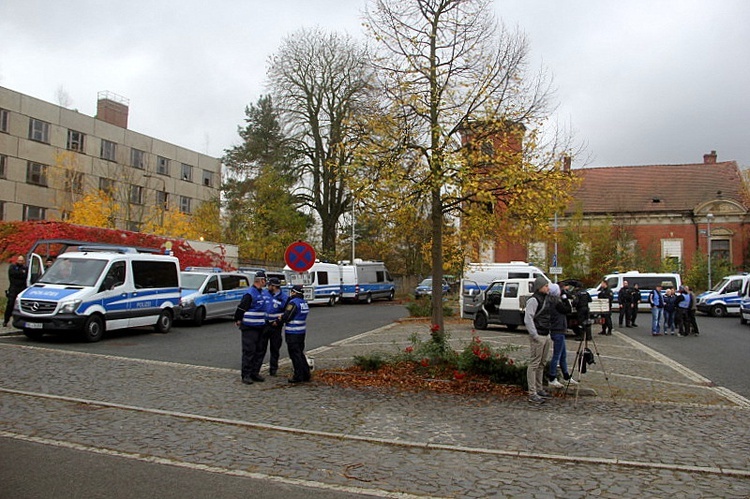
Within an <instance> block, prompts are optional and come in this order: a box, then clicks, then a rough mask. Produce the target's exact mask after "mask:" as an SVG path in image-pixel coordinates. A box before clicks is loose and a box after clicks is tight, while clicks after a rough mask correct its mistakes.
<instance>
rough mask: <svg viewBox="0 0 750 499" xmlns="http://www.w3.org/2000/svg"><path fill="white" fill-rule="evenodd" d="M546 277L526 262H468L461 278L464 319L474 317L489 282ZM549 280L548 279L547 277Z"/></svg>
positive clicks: (461, 302)
mask: <svg viewBox="0 0 750 499" xmlns="http://www.w3.org/2000/svg"><path fill="white" fill-rule="evenodd" d="M539 276H544V277H547V276H546V275H545V274H544V271H542V269H540V268H538V267H535V266H534V265H531V264H529V263H527V262H519V261H513V262H508V263H495V262H491V263H490V262H487V263H469V264H467V265H466V268H465V269H464V274H463V277H462V278H461V293H460V295H459V308H460V309H461V317H462V318H464V319H473V318H475V314H476V312H477V311H478V310H479V308H480V306H481V304H482V302H483V301H484V296H483V294H482V293H483V292H484V291H485V290H486V289H487V288H488V287H489V286H490V284H491V283H493V282H494V281H498V280H506V279H531V280H532V281H533V280H534V279H536V278H537V277H539ZM547 280H550V279H547Z"/></svg>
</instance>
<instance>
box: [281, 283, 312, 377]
mask: <svg viewBox="0 0 750 499" xmlns="http://www.w3.org/2000/svg"><path fill="white" fill-rule="evenodd" d="M309 312H310V306H309V305H308V304H307V302H306V301H305V298H304V292H303V291H302V286H301V285H299V284H295V285H294V286H293V287H292V294H291V298H290V299H289V302H288V303H287V305H286V307H284V315H282V316H281V319H280V323H281V324H286V333H285V334H284V339H285V340H286V348H287V350H288V351H289V358H290V359H291V361H292V367H294V375H293V376H292V377H291V378H289V382H290V383H302V382H305V381H310V366H309V365H308V364H307V358H306V357H305V333H306V332H307V314H308V313H309Z"/></svg>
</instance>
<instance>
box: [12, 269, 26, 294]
mask: <svg viewBox="0 0 750 499" xmlns="http://www.w3.org/2000/svg"><path fill="white" fill-rule="evenodd" d="M27 271H28V267H27V266H26V265H18V264H17V263H14V264H13V265H11V266H10V267H8V281H9V282H10V286H8V291H9V292H10V293H14V294H18V293H20V292H21V291H23V290H24V289H26V273H27Z"/></svg>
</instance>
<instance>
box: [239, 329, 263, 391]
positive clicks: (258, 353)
mask: <svg viewBox="0 0 750 499" xmlns="http://www.w3.org/2000/svg"><path fill="white" fill-rule="evenodd" d="M264 329H265V327H264V326H260V327H248V326H245V325H243V326H241V327H240V331H241V332H242V379H246V378H250V377H251V376H257V375H258V373H260V366H262V365H263V358H264V357H265V356H266V351H265V349H263V342H262V340H263V330H264Z"/></svg>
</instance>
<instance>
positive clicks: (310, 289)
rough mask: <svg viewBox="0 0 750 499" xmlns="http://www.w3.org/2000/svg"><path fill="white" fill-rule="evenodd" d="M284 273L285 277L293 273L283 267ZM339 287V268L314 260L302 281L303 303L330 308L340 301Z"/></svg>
mask: <svg viewBox="0 0 750 499" xmlns="http://www.w3.org/2000/svg"><path fill="white" fill-rule="evenodd" d="M284 272H285V273H286V274H287V275H290V274H292V273H293V271H292V269H291V268H289V266H286V267H284ZM341 286H342V283H341V267H340V266H339V265H338V264H336V263H327V262H321V261H320V260H315V263H314V264H313V266H312V267H310V269H309V270H308V271H307V277H306V280H305V281H303V291H304V293H305V301H306V302H307V303H311V304H326V305H328V306H329V307H332V306H334V305H335V304H336V302H337V301H339V300H340V299H341Z"/></svg>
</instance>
